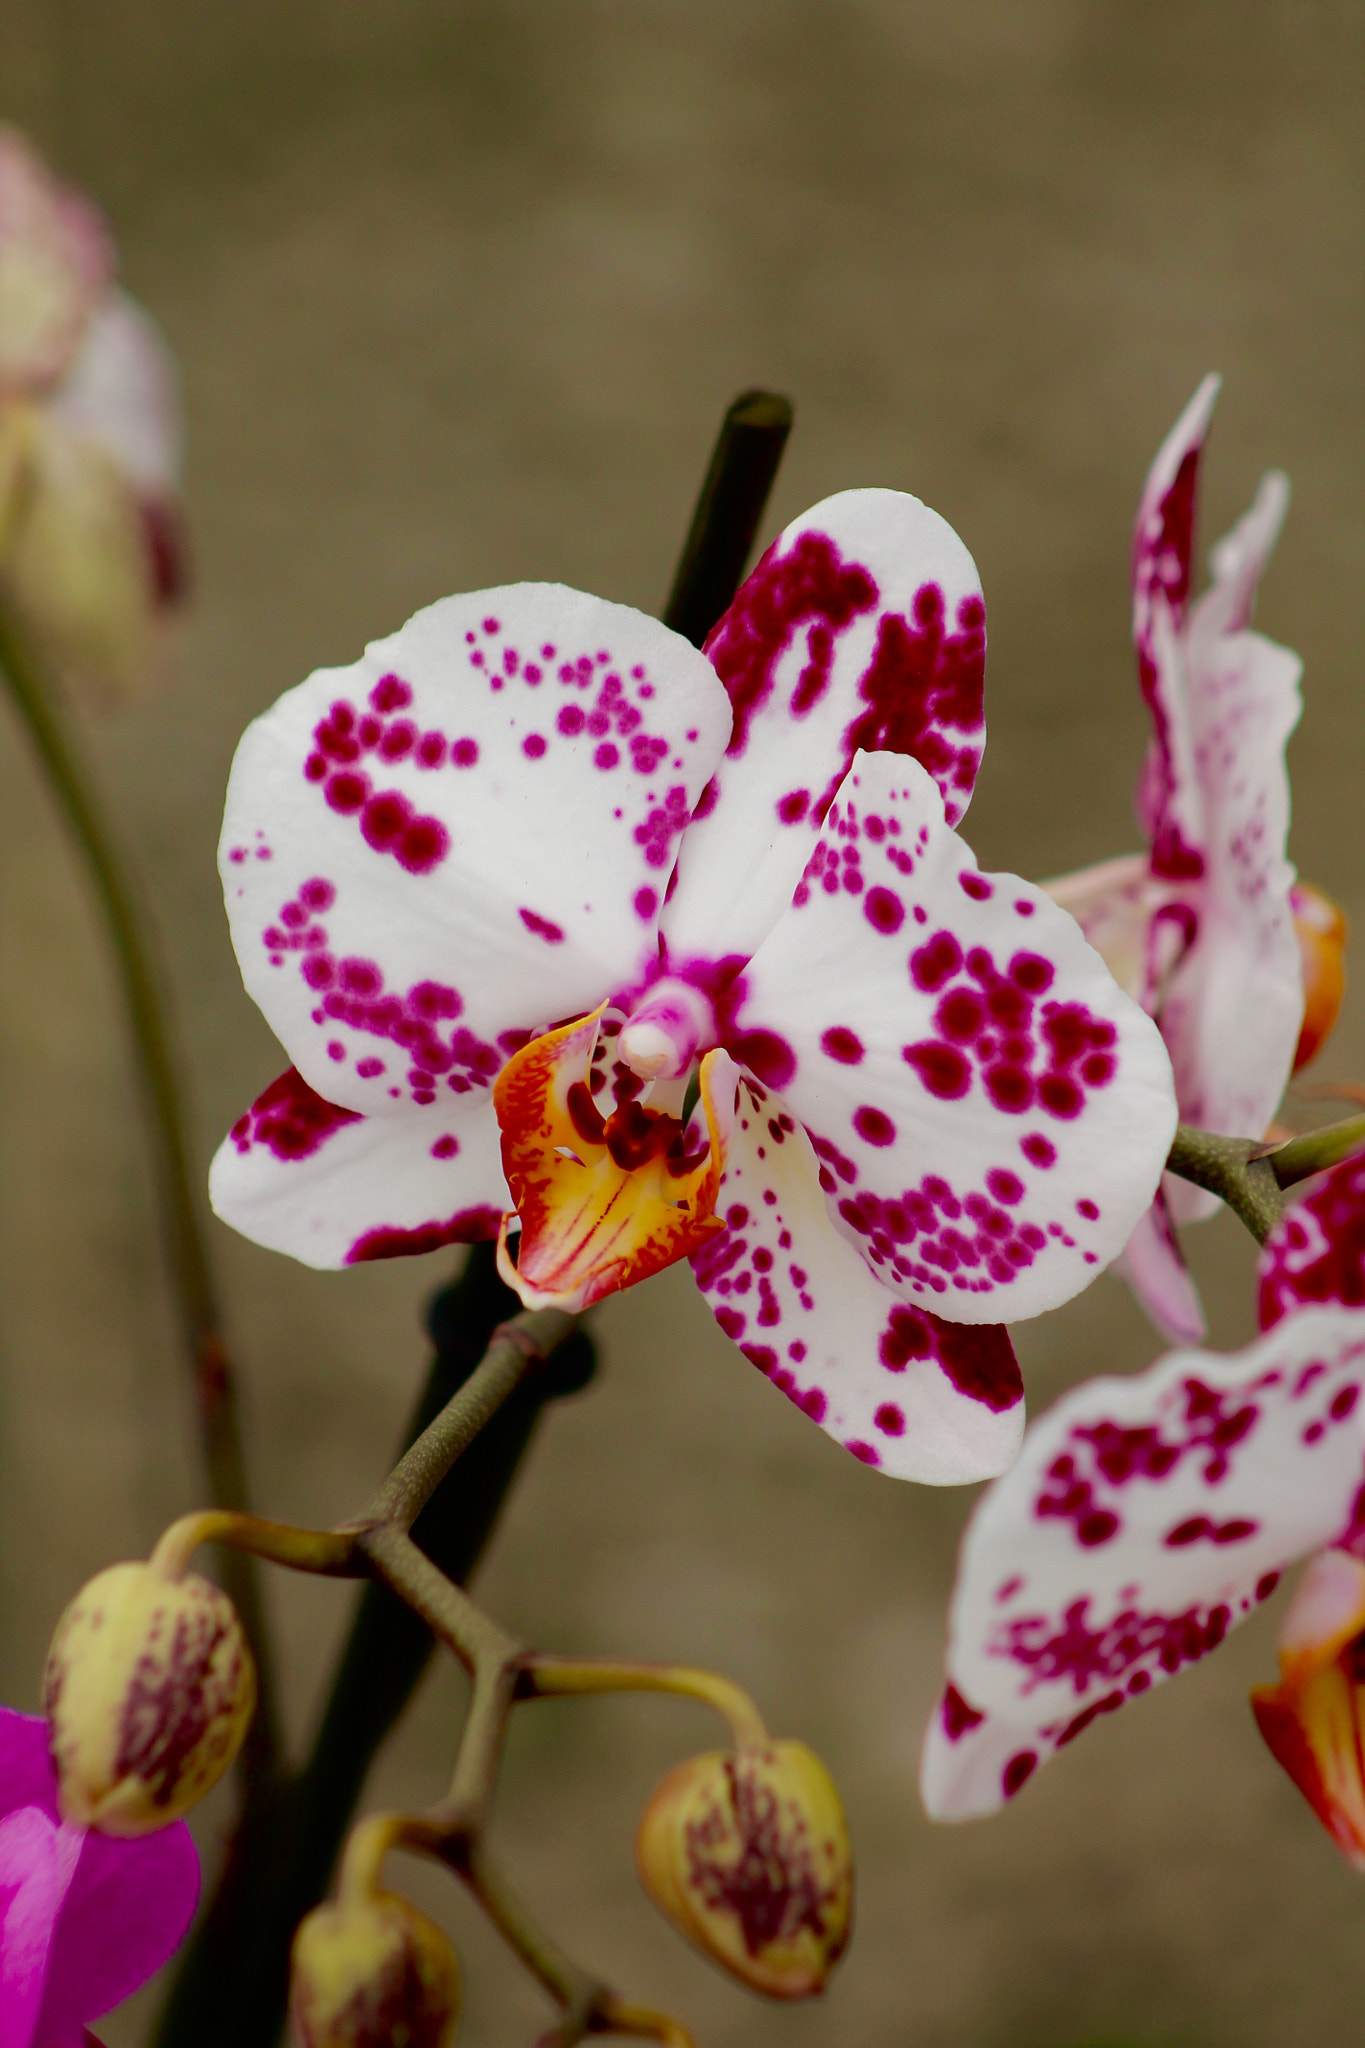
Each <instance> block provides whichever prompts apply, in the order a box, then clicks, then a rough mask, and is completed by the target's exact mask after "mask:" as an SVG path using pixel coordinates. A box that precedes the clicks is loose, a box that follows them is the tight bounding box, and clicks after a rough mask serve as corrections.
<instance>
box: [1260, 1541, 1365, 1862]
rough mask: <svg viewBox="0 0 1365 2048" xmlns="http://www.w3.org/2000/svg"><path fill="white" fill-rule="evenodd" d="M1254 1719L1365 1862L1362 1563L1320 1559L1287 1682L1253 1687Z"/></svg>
mask: <svg viewBox="0 0 1365 2048" xmlns="http://www.w3.org/2000/svg"><path fill="white" fill-rule="evenodd" d="M1251 1710H1252V1712H1253V1713H1254V1714H1255V1716H1256V1725H1257V1727H1258V1728H1259V1729H1260V1731H1261V1735H1262V1738H1263V1739H1264V1741H1265V1743H1266V1746H1267V1747H1268V1748H1269V1750H1270V1752H1271V1754H1272V1756H1273V1757H1274V1758H1275V1760H1276V1762H1277V1763H1279V1764H1280V1765H1281V1766H1282V1767H1283V1768H1284V1770H1285V1771H1287V1772H1288V1774H1289V1776H1290V1777H1291V1778H1292V1779H1293V1781H1294V1783H1295V1784H1296V1785H1297V1786H1298V1788H1299V1790H1300V1792H1302V1794H1303V1796H1304V1798H1305V1799H1306V1800H1307V1801H1308V1804H1309V1805H1310V1806H1311V1807H1312V1809H1313V1811H1314V1813H1315V1814H1316V1815H1317V1817H1318V1819H1319V1820H1320V1821H1321V1822H1322V1824H1323V1826H1324V1827H1325V1828H1326V1830H1327V1832H1328V1834H1329V1835H1331V1837H1332V1839H1333V1841H1334V1842H1335V1843H1336V1845H1337V1847H1338V1848H1339V1849H1340V1850H1341V1852H1342V1854H1343V1855H1344V1856H1345V1857H1346V1858H1347V1859H1348V1861H1349V1862H1351V1863H1353V1864H1354V1865H1355V1867H1356V1869H1357V1870H1365V1564H1362V1563H1360V1561H1359V1560H1358V1559H1356V1558H1354V1557H1351V1556H1348V1555H1347V1554H1346V1553H1345V1552H1343V1551H1339V1550H1326V1551H1323V1552H1321V1553H1320V1554H1319V1555H1318V1556H1317V1557H1315V1558H1314V1559H1313V1560H1312V1562H1311V1564H1310V1565H1309V1567H1308V1570H1307V1572H1306V1573H1305V1574H1304V1577H1303V1579H1302V1580H1301V1581H1300V1584H1299V1587H1298V1590H1297V1591H1296V1593H1295V1596H1294V1599H1293V1601H1292V1603H1291V1605H1290V1609H1289V1613H1288V1615H1287V1616H1286V1618H1285V1625H1284V1628H1283V1631H1282V1632H1281V1637H1280V1683H1279V1684H1278V1685H1258V1686H1257V1687H1256V1688H1255V1689H1254V1690H1253V1692H1252V1695H1251Z"/></svg>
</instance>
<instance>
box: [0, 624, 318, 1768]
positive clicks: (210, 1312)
mask: <svg viewBox="0 0 1365 2048" xmlns="http://www.w3.org/2000/svg"><path fill="white" fill-rule="evenodd" d="M0 675H3V677H4V680H5V682H6V684H7V685H8V688H9V692H10V695H11V697H12V698H13V700H14V703H15V705H16V707H17V709H18V711H19V713H20V716H21V717H22V718H23V720H24V723H25V724H26V725H27V727H28V730H29V735H30V737H31V739H32V740H33V744H34V746H35V747H36V749H37V751H38V756H39V759H40V760H41V762H42V764H43V767H44V769H45V770H46V773H47V778H48V782H49V785H50V787H51V789H52V792H53V794H54V796H55V797H56V799H57V801H58V803H59V804H60V806H61V808H62V811H63V813H64V814H65V817H66V821H67V825H68V826H69V828H70V830H71V833H72V836H73V838H74V839H75V841H76V844H77V846H78V847H79V848H80V851H81V853H82V855H83V857H84V859H85V863H86V867H87V869H88V871H89V875H90V879H91V881H92V883H93V884H94V889H95V894H96V897H97V899H98V902H99V905H100V909H101V910H102V912H103V914H104V920H105V925H106V927H107V930H108V934H109V940H110V944H111V948H112V952H113V956H114V964H115V967H116V970H117V973H118V977H119V980H120V982H121V983H122V987H123V997H124V1002H125V1004H126V1007H127V1012H128V1021H129V1025H130V1027H131V1031H132V1038H133V1046H134V1050H135V1053H136V1057H137V1062H138V1066H139V1068H140V1070H141V1076H142V1084H143V1101H144V1103H145V1105H146V1109H147V1113H148V1118H147V1121H148V1130H149V1133H150V1136H151V1141H152V1149H153V1152H154V1155H155V1159H156V1186H157V1192H158V1196H159V1198H160V1204H161V1213H162V1222H163V1227H164V1230H165V1237H166V1246H167V1252H168V1256H169V1262H170V1270H171V1278H172V1282H173V1285H174V1290H175V1297H176V1302H177V1306H178V1308H179V1313H180V1322H181V1328H182V1332H183V1337H184V1343H185V1350H186V1354H187V1356H188V1360H189V1366H190V1373H191V1378H192V1382H193V1387H194V1396H195V1414H196V1418H197V1422H198V1428H199V1446H200V1454H201V1456H202V1458H203V1461H204V1469H205V1473H206V1475H207V1479H208V1491H209V1497H210V1499H211V1500H212V1501H213V1502H214V1504H215V1505H216V1506H217V1507H221V1508H231V1509H236V1510H241V1509H245V1507H246V1505H247V1486H246V1471H245V1462H244V1458H243V1453H242V1435H241V1424H240V1420H239V1416H238V1410H237V1388H236V1380H235V1375H234V1373H233V1368H232V1362H231V1359H230V1357H229V1355H228V1350H227V1345H226V1343H225V1341H224V1338H223V1329H222V1318H221V1316H220V1314H219V1311H218V1303H217V1299H216V1295H215V1291H214V1286H213V1278H212V1274H211V1272H210V1269H209V1261H208V1253H207V1250H206V1248H205V1245H204V1239H203V1234H202V1231H201V1229H200V1223H199V1210H198V1205H197V1203H196V1200H195V1196H194V1193H193V1189H192V1184H191V1180H190V1170H189V1158H188V1148H187V1146H186V1142H185V1127H184V1119H183V1116H182V1113H181V1107H180V1096H179V1091H178V1088H177V1084H176V1072H175V1061H174V1059H173V1058H172V1055H171V1048H170V1036H169V1031H168V1028H167V1024H166V1018H165V1012H164V1007H163V1003H162V998H161V995H160V991H159V989H158V985H157V976H156V974H155V972H154V971H153V967H152V962H151V958H150V954H149V951H148V946H147V941H146V939H145V937H144V932H143V920H142V918H141V916H140V914H139V910H138V907H137V901H136V896H135V893H134V890H133V887H132V884H131V881H130V879H129V877H128V876H127V874H126V873H125V872H124V868H123V864H122V861H121V860H120V858H119V855H118V853H117V851H116V848H115V845H114V841H113V837H112V835H111V833H110V831H109V828H108V826H107V824H106V822H105V819H104V816H103V813H102V810H101V806H100V803H99V799H98V797H97V796H96V794H95V790H94V787H93V785H92V784H91V782H90V780H89V778H88V777H87V775H86V773H85V770H84V768H83V766H82V765H81V762H80V759H79V756H78V754H77V751H76V748H75V745H74V743H73V740H72V736H71V734H70V733H69V732H68V731H67V729H66V725H65V721H64V720H63V718H62V716H61V714H60V712H59V710H58V708H57V705H56V703H55V701H54V699H53V697H52V694H51V692H50V691H49V690H48V689H47V688H46V687H45V685H44V681H43V678H42V674H41V671H40V668H39V666H38V663H37V661H36V660H35V658H34V655H33V652H32V650H31V648H30V647H29V646H28V644H27V642H26V640H25V639H24V638H23V636H22V635H21V634H20V632H19V631H18V629H17V627H16V625H15V623H14V620H13V619H12V618H11V616H10V615H9V613H8V612H7V611H6V610H5V608H4V606H3V605H0ZM222 1574H223V1584H224V1586H225V1587H226V1589H227V1592H228V1594H229V1596H230V1598H231V1599H232V1601H233V1604H234V1605H235V1607H236V1608H237V1611H238V1613H239V1615H240V1616H241V1619H242V1625H243V1627H244V1628H245V1630H246V1632H247V1637H248V1640H249V1641H250V1643H251V1648H252V1654H253V1656H254V1657H255V1659H256V1670H257V1677H258V1682H259V1687H260V1691H259V1705H258V1707H257V1710H256V1715H255V1718H254V1720H253V1722H252V1728H251V1733H250V1734H249V1735H248V1737H247V1741H246V1744H245V1746H244V1750H243V1757H244V1763H245V1777H246V1790H247V1796H248V1798H252V1797H256V1796H258V1795H263V1788H264V1787H266V1786H268V1785H269V1784H270V1783H271V1782H272V1781H273V1780H274V1778H275V1777H276V1776H277V1774H278V1769H279V1736H278V1718H277V1711H276V1705H275V1687H274V1676H273V1672H274V1664H273V1659H272V1656H271V1652H270V1644H269V1639H268V1634H267V1629H266V1623H265V1614H264V1610H263V1608H262V1606H261V1597H260V1587H259V1583H258V1580H257V1577H256V1572H255V1567H254V1565H253V1564H252V1561H251V1559H250V1558H249V1557H247V1556H245V1555H244V1554H242V1553H240V1552H231V1553H229V1555H228V1556H227V1557H225V1558H224V1559H223V1563H222Z"/></svg>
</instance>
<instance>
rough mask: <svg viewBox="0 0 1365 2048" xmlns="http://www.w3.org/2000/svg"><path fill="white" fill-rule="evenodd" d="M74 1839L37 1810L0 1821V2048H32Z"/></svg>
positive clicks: (76, 1848)
mask: <svg viewBox="0 0 1365 2048" xmlns="http://www.w3.org/2000/svg"><path fill="white" fill-rule="evenodd" d="M79 1854H80V1843H79V1837H76V1836H73V1835H72V1834H71V1833H70V1832H69V1831H68V1830H66V1829H63V1828H60V1827H58V1826H57V1825H56V1824H55V1823H54V1822H53V1821H51V1820H50V1819H49V1818H48V1816H47V1815H46V1814H45V1813H43V1812H42V1811H41V1810H40V1809H39V1808H38V1807H36V1806H20V1807H16V1808H15V1809H13V1810H12V1811H11V1812H9V1813H7V1814H6V1815H5V1817H4V1819H3V1820H0V2048H31V2044H32V2042H33V2039H34V2034H35V2028H36V2023H37V2016H38V2008H39V2004H40V2002H41V2000H42V1997H43V1986H44V1983H45V1981H46V1979H47V1976H48V1968H49V1963H50V1961H51V1959H52V1952H53V1931H54V1929H55V1927H56V1924H57V1916H58V1914H59V1913H60V1912H61V1910H62V1902H63V1900H64V1899H65V1897H66V1893H67V1887H68V1886H69V1884H70V1882H71V1875H72V1870H73V1867H74V1864H75V1860H76V1858H77V1857H78V1856H79Z"/></svg>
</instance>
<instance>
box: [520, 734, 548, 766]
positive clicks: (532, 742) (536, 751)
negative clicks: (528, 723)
mask: <svg viewBox="0 0 1365 2048" xmlns="http://www.w3.org/2000/svg"><path fill="white" fill-rule="evenodd" d="M521 751H522V753H523V754H525V756H526V758H527V760H528V761H538V760H539V759H540V757H541V755H542V754H543V753H544V752H545V742H544V740H543V739H542V738H541V736H540V734H539V733H538V732H528V733H527V735H526V737H525V739H524V740H523V741H522V743H521Z"/></svg>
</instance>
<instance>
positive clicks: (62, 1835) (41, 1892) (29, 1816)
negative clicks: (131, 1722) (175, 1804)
mask: <svg viewBox="0 0 1365 2048" xmlns="http://www.w3.org/2000/svg"><path fill="white" fill-rule="evenodd" d="M198 1897H199V1858H198V1856H197V1854H196V1853H195V1848H194V1844H193V1842H192V1841H191V1839H190V1834H189V1830H188V1828H186V1826H185V1825H184V1823H183V1822H182V1821H176V1822H173V1823H172V1825H171V1826H170V1827H167V1828H162V1829H160V1830H159V1831H158V1832H157V1833H156V1834H152V1835H143V1836H141V1837H140V1838H139V1839H138V1840H136V1841H118V1840H115V1839H114V1838H113V1837H112V1836H109V1835H101V1834H97V1833H94V1832H87V1831H85V1830H82V1829H80V1828H74V1827H71V1826H69V1825H68V1824H67V1823H65V1822H64V1821H63V1820H62V1818H61V1814H60V1812H59V1811H58V1806H57V1789H56V1778H55V1776H54V1773H53V1770H52V1765H51V1762H50V1760H49V1757H48V1751H47V1728H46V1724H45V1723H44V1722H43V1720H42V1719H41V1717H40V1716H38V1715H34V1714H17V1713H14V1712H13V1711H12V1710H11V1709H10V1708H7V1707H4V1708H0V2048H82V2044H87V2048H88V2044H91V2043H94V2040H95V2037H94V2036H93V2035H92V2034H90V2033H88V2032H87V2031H86V2023H87V2022H88V2021H90V2020H95V2019H98V2018H99V2016H100V2014H101V2013H106V2012H108V2011H110V2009H111V2008H112V2007H113V2006H116V2005H118V2004H120V2003H121V2002H122V2000H123V1999H125V1998H127V1997H128V1996H129V1995H130V1993H132V1992H134V1991H136V1990H137V1988H138V1986H139V1985H140V1984H143V1983H145V1982H146V1980H147V1978H148V1977H150V1976H151V1975H152V1974H153V1972H154V1971H156V1970H159V1969H160V1967H161V1965H162V1964H163V1963H164V1962H165V1961H166V1959H167V1957H168V1956H170V1955H172V1954H173V1953H174V1951H175V1950H176V1948H177V1947H178V1946H179V1944H180V1942H181V1940H182V1939H183V1937H184V1934H185V1931H186V1929H187V1928H188V1926H189V1924H190V1921H191V1919H192V1918H193V1916H194V1909H195V1905H196V1903H197V1900H198Z"/></svg>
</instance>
